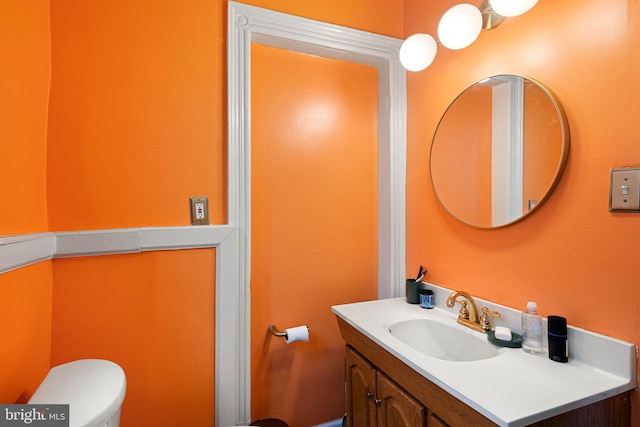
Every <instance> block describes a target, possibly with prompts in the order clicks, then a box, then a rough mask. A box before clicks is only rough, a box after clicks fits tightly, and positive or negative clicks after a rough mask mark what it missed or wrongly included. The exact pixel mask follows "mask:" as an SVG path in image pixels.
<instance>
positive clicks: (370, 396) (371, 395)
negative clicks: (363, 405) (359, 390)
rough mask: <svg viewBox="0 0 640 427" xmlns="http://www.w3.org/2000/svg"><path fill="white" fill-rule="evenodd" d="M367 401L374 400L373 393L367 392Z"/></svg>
mask: <svg viewBox="0 0 640 427" xmlns="http://www.w3.org/2000/svg"><path fill="white" fill-rule="evenodd" d="M367 399H369V400H373V393H372V392H370V391H369V392H367Z"/></svg>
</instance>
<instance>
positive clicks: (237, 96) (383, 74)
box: [215, 1, 406, 425]
mask: <svg viewBox="0 0 640 427" xmlns="http://www.w3.org/2000/svg"><path fill="white" fill-rule="evenodd" d="M228 5H229V20H228V24H229V25H228V79H229V82H228V84H229V86H228V87H229V89H228V93H229V109H228V111H229V129H228V138H229V146H228V158H229V163H228V169H229V171H228V172H229V183H228V186H229V195H228V218H229V224H230V225H232V226H234V228H235V233H234V236H236V237H237V240H235V242H236V243H235V245H236V247H235V248H234V249H233V251H234V253H235V254H236V255H237V257H238V263H237V264H238V266H237V274H236V280H233V281H229V282H225V283H219V284H217V287H216V288H217V291H216V292H217V293H216V295H217V300H216V301H217V309H216V379H215V380H216V422H217V424H218V425H233V424H238V423H246V422H247V421H248V420H249V418H250V407H251V404H250V395H251V391H250V390H251V378H250V367H251V357H250V348H251V330H250V315H251V305H250V301H251V300H250V295H249V283H250V280H251V174H250V171H251V93H250V92H251V50H252V49H251V44H252V43H258V44H261V45H265V46H271V47H277V48H281V49H285V50H290V51H295V52H301V53H307V54H312V55H317V56H321V57H327V58H334V59H340V60H344V61H349V62H355V63H360V64H366V65H370V66H374V67H376V68H377V69H378V77H379V78H378V114H379V115H378V183H377V187H378V224H377V226H378V233H377V238H378V262H377V264H378V274H377V277H378V297H379V298H388V297H393V296H396V295H401V292H403V289H404V276H405V263H404V237H405V228H404V220H405V214H404V208H405V157H406V93H405V71H404V69H403V68H402V66H401V65H400V62H399V59H398V50H399V48H400V45H401V43H402V40H398V39H394V38H391V37H385V36H380V35H376V34H371V33H366V32H363V31H358V30H353V29H349V28H345V27H339V26H336V25H332V24H327V23H323V22H318V21H313V20H309V19H305V18H300V17H295V16H291V15H286V14H283V13H279V12H274V11H269V10H266V9H262V8H257V7H254V6H249V5H245V4H241V3H236V2H233V1H230V2H229V3H228ZM333 244H335V245H337V244H339V242H337V241H336V242H333ZM283 327H286V326H283Z"/></svg>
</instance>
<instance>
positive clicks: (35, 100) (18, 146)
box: [0, 0, 51, 235]
mask: <svg viewBox="0 0 640 427" xmlns="http://www.w3.org/2000/svg"><path fill="white" fill-rule="evenodd" d="M49 43H50V35H49V4H48V2H43V1H37V0H6V1H3V2H2V4H1V5H0V59H1V62H0V63H1V64H2V65H0V93H1V94H2V96H1V97H0V159H2V160H3V162H2V167H1V168H0V182H2V183H3V185H1V186H0V201H2V208H1V209H0V235H7V234H20V233H33V232H38V231H46V229H47V209H46V198H45V196H46V195H45V187H46V186H45V174H46V170H47V168H46V164H45V163H46V149H47V104H48V97H49V78H50V75H51V73H50V67H49V64H50V58H51V56H50V51H49ZM9 159H10V160H9ZM7 184H10V185H7Z"/></svg>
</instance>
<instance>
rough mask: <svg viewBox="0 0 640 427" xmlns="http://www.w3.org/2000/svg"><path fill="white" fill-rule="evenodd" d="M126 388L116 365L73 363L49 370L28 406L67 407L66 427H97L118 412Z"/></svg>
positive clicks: (91, 361) (96, 361)
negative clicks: (51, 405)
mask: <svg viewBox="0 0 640 427" xmlns="http://www.w3.org/2000/svg"><path fill="white" fill-rule="evenodd" d="M126 389H127V380H126V377H125V374H124V371H123V370H122V368H121V367H120V366H118V365H117V364H115V363H113V362H110V361H108V360H101V359H83V360H76V361H74V362H69V363H65V364H62V365H58V366H56V367H54V368H51V370H50V371H49V373H48V374H47V376H46V377H45V379H44V380H43V381H42V384H40V386H39V387H38V389H37V390H36V392H35V393H34V394H33V396H31V399H29V403H37V404H69V427H98V426H101V425H103V424H104V423H105V422H107V421H108V420H109V419H110V418H111V417H112V416H113V415H114V414H115V413H116V412H117V411H118V409H120V406H121V405H122V401H123V400H124V395H125V392H126Z"/></svg>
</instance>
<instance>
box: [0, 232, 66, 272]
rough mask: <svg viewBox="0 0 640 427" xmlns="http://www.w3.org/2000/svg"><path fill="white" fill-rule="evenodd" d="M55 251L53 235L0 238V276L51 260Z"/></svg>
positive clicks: (38, 234) (39, 234) (37, 234)
mask: <svg viewBox="0 0 640 427" xmlns="http://www.w3.org/2000/svg"><path fill="white" fill-rule="evenodd" d="M55 249H56V235H55V234H54V233H33V234H21V235H15V236H4V237H0V274H2V273H6V272H7V271H11V270H15V269H18V268H22V267H26V266H28V265H31V264H35V263H38V262H40V261H46V260H48V259H52V258H53V255H54V254H55Z"/></svg>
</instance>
